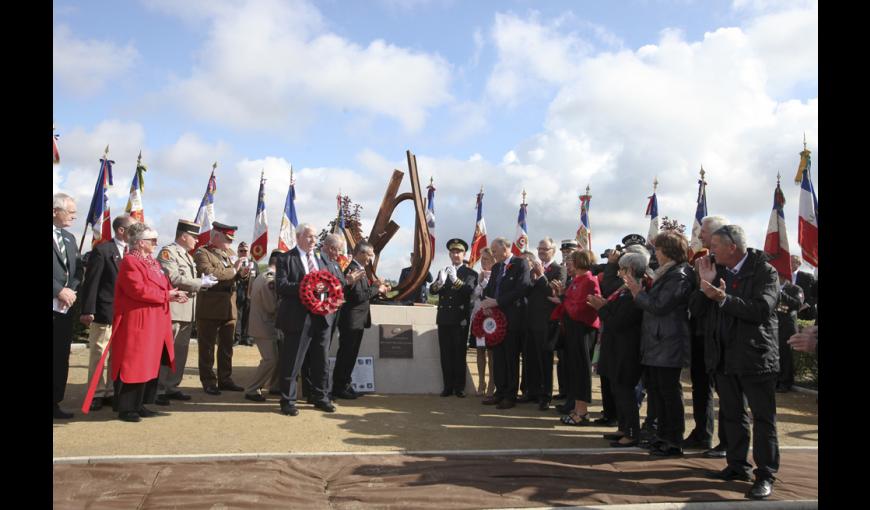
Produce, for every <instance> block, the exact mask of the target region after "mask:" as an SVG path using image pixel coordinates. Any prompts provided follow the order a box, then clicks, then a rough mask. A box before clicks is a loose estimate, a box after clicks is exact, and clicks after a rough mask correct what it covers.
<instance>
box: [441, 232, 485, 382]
mask: <svg viewBox="0 0 870 510" xmlns="http://www.w3.org/2000/svg"><path fill="white" fill-rule="evenodd" d="M447 250H448V251H449V252H450V265H449V266H447V267H445V268H444V269H442V270H441V271H438V277H437V278H435V282H434V283H432V285H430V286H429V291H430V292H431V293H432V294H437V295H438V314H437V315H436V317H435V323H436V324H437V325H438V350H439V351H440V353H441V379H442V383H443V385H442V391H441V396H442V397H449V396H450V395H453V394H455V395H456V396H457V397H459V398H465V372H466V370H467V367H466V362H465V353H466V351H467V350H468V326H469V321H470V320H471V293H472V292H474V287H476V286H477V272H476V271H474V270H473V269H471V268H469V267H467V266H466V265H464V264H463V263H462V259H463V258H464V257H465V252H466V251H468V243H466V242H465V241H463V240H462V239H451V240H449V241H447Z"/></svg>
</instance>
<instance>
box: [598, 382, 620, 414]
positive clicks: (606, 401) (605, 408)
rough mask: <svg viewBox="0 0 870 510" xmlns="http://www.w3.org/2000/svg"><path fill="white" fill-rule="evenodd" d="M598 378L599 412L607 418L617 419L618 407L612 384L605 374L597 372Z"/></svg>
mask: <svg viewBox="0 0 870 510" xmlns="http://www.w3.org/2000/svg"><path fill="white" fill-rule="evenodd" d="M598 378H599V379H600V381H601V407H602V409H601V414H603V415H604V417H605V418H606V419H608V420H614V419H618V418H619V408H618V407H616V398H615V397H614V395H613V384H612V383H611V382H610V378H609V377H607V376H605V375H601V374H598Z"/></svg>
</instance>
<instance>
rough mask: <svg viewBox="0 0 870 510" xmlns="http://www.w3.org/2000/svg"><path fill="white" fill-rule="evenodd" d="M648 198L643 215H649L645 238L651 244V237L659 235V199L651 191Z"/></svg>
mask: <svg viewBox="0 0 870 510" xmlns="http://www.w3.org/2000/svg"><path fill="white" fill-rule="evenodd" d="M648 198H649V203H647V204H646V213H645V214H644V215H645V216H649V232H647V234H646V240H647V242H648V243H649V244H652V242H653V239H655V237H656V236H657V235H659V200H658V198H657V197H656V194H655V192H653V194H652V196H651V197H648Z"/></svg>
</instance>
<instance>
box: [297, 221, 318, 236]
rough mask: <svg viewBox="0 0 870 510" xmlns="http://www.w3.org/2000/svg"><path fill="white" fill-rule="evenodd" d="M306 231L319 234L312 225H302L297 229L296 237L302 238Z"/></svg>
mask: <svg viewBox="0 0 870 510" xmlns="http://www.w3.org/2000/svg"><path fill="white" fill-rule="evenodd" d="M306 230H310V231H312V232H314V233H315V234H317V229H316V228H314V226H313V225H312V224H311V223H300V224H299V226H298V227H296V235H297V236H301V235H302V234H303V232H305V231H306Z"/></svg>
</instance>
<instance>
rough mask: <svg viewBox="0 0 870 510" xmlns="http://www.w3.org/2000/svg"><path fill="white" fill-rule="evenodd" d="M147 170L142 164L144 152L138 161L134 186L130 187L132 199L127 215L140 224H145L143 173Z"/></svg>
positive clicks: (140, 153)
mask: <svg viewBox="0 0 870 510" xmlns="http://www.w3.org/2000/svg"><path fill="white" fill-rule="evenodd" d="M146 170H147V168H146V167H145V165H143V164H142V152H141V151H140V152H139V159H137V160H136V172H135V173H134V174H133V184H131V185H130V198H129V199H128V200H127V208H126V209H125V210H126V211H127V213H128V214H129V215H130V216H132V217H134V218H136V220H137V221H138V222H139V223H145V207H144V206H143V205H142V194H143V193H144V192H145V179H144V175H143V172H145V171H146Z"/></svg>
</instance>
